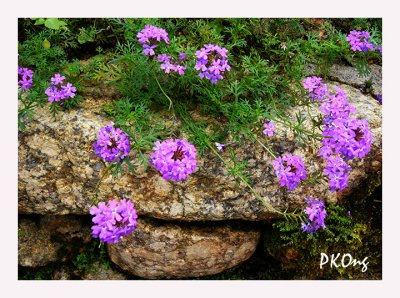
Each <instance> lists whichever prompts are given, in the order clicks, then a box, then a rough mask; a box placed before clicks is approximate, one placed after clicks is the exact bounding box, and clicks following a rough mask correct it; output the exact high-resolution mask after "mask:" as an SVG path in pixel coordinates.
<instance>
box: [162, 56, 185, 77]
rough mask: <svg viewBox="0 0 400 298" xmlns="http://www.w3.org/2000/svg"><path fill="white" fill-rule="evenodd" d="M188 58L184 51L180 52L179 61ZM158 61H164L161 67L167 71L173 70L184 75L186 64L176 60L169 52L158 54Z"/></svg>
mask: <svg viewBox="0 0 400 298" xmlns="http://www.w3.org/2000/svg"><path fill="white" fill-rule="evenodd" d="M185 58H186V55H185V54H184V53H180V54H179V61H182V60H184V59H185ZM157 59H158V62H160V63H162V64H161V66H160V68H161V69H162V70H164V72H165V73H170V72H171V71H173V72H176V73H178V74H179V75H184V74H185V70H186V66H184V65H180V64H179V63H177V62H176V61H175V59H174V58H173V57H171V56H168V55H167V54H161V55H158V56H157Z"/></svg>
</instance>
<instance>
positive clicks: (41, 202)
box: [18, 84, 382, 221]
mask: <svg viewBox="0 0 400 298" xmlns="http://www.w3.org/2000/svg"><path fill="white" fill-rule="evenodd" d="M336 85H340V84H336ZM330 86H331V87H332V85H330ZM340 87H342V88H343V89H344V90H345V91H346V92H347V94H348V98H349V101H350V103H351V104H353V105H354V106H355V107H356V108H357V111H358V113H357V115H355V117H358V118H364V119H367V120H368V122H369V124H370V128H371V131H372V134H373V145H372V148H371V152H370V153H369V154H368V156H367V157H366V158H364V159H363V160H358V159H356V160H353V161H351V162H350V165H351V166H352V171H351V173H350V177H349V187H348V189H346V190H345V191H342V192H331V191H329V185H328V183H327V182H326V181H315V182H310V183H301V184H300V185H299V186H298V187H297V188H296V189H295V190H294V191H288V190H287V189H285V188H282V187H280V185H279V181H278V179H277V177H276V175H275V173H274V169H273V166H272V160H273V158H272V157H271V156H270V155H269V154H268V153H267V152H266V151H265V150H264V149H263V148H262V147H261V146H260V145H259V144H257V143H255V144H251V143H249V142H247V143H245V144H243V145H241V146H239V145H235V144H231V145H229V148H230V149H232V150H234V152H235V154H236V157H237V159H238V160H239V161H247V162H248V165H247V170H248V174H249V176H250V178H251V181H252V187H253V188H254V189H255V190H257V191H258V192H259V194H260V195H261V196H262V197H263V198H264V200H265V201H266V202H268V203H269V204H271V205H272V206H273V207H274V208H276V209H278V210H281V211H283V210H285V209H289V210H293V209H296V208H301V209H302V208H304V199H305V198H306V196H314V197H317V198H319V199H322V200H325V201H330V202H335V201H337V200H340V199H341V198H342V197H343V196H346V195H349V194H351V193H352V192H355V191H359V190H360V187H362V185H364V184H363V183H364V182H365V181H367V180H368V178H369V177H370V175H371V174H372V173H376V172H379V171H381V166H382V128H381V119H382V114H381V106H380V105H379V103H378V102H377V101H376V100H375V99H373V98H372V97H369V96H365V95H363V94H362V93H361V92H360V91H359V90H358V89H355V88H353V87H350V86H347V85H340ZM106 102H107V101H106V100H105V99H102V98H96V99H94V98H92V97H90V96H88V97H86V98H85V100H84V101H83V104H82V106H81V107H80V108H79V109H75V110H70V111H65V112H62V113H59V114H58V116H57V120H56V121H54V120H53V119H52V117H51V115H50V113H49V111H48V108H38V109H37V112H36V114H35V115H34V116H33V120H32V122H30V123H28V124H27V129H26V131H25V132H24V133H21V134H20V135H19V151H18V156H19V163H18V167H19V171H18V172H19V179H18V208H19V212H20V213H28V214H29V213H38V214H88V213H89V209H90V207H91V206H92V205H95V204H97V203H98V202H99V201H104V200H107V199H108V198H110V197H114V196H115V197H123V196H124V197H128V198H130V199H131V200H132V201H133V202H134V203H135V206H136V208H137V211H138V214H139V216H143V215H146V216H149V217H154V218H159V219H165V220H183V221H201V220H227V219H244V220H268V219H271V218H273V217H275V216H276V215H275V214H274V213H271V212H270V211H268V210H267V209H266V208H265V207H264V206H263V204H262V203H261V202H260V201H259V200H258V199H257V198H256V197H255V196H254V194H253V193H252V192H251V191H250V190H249V189H248V188H247V187H246V186H245V185H244V184H243V183H241V184H240V185H237V184H236V182H235V180H234V179H233V178H232V177H230V176H228V175H227V174H228V170H227V168H226V166H225V165H224V164H223V162H222V161H221V160H220V159H218V158H217V157H216V156H215V155H214V154H213V153H212V152H210V151H208V152H207V151H206V152H205V154H204V155H203V156H199V157H198V169H197V171H196V172H195V173H193V174H191V175H190V176H189V178H188V179H186V180H185V181H181V182H173V181H165V180H164V179H163V178H162V177H161V176H160V174H159V173H158V172H156V171H155V170H154V169H153V168H152V167H151V166H150V167H149V168H148V169H147V171H145V172H144V171H141V172H138V174H137V175H131V174H126V175H124V176H122V177H119V178H118V179H114V180H113V179H112V178H111V175H109V174H107V173H106V166H107V165H106V164H105V163H104V162H102V161H101V160H100V159H99V158H98V157H97V156H95V155H94V153H93V148H92V144H93V142H95V140H96V137H97V133H98V131H99V129H100V128H101V127H102V126H104V125H106V124H108V123H109V122H110V119H106V118H105V117H103V116H100V115H99V114H100V109H101V107H102V106H104V104H105V103H106ZM309 112H310V114H312V115H319V114H320V113H319V110H318V107H317V105H315V106H313V107H311V108H310V111H309ZM296 113H300V114H301V115H303V116H304V117H305V118H306V119H309V117H308V114H307V110H306V109H305V108H304V107H301V106H297V107H295V108H293V109H292V110H290V111H288V114H289V115H290V117H291V120H292V121H295V114H296ZM194 116H196V115H195V114H194ZM155 121H160V122H162V121H164V122H165V119H163V118H161V116H160V119H156V120H155ZM210 121H215V120H212V119H210ZM170 122H172V123H173V121H170ZM172 125H176V127H172V128H171V129H174V130H178V128H179V126H178V125H179V124H172ZM305 125H306V126H307V127H308V128H309V129H311V124H310V121H309V120H307V121H306V122H305ZM259 139H260V140H262V141H263V142H267V141H269V142H270V143H271V144H272V147H273V148H274V149H275V150H276V151H278V150H281V152H290V153H294V154H298V155H300V156H301V157H302V158H303V160H304V163H305V166H306V168H307V173H308V176H309V177H310V176H315V175H316V174H318V173H320V172H321V171H322V170H323V168H324V161H323V160H322V159H321V158H320V157H319V156H318V155H317V152H318V149H319V147H320V142H314V141H308V140H301V139H300V138H299V137H298V136H295V135H294V133H293V131H291V130H290V129H288V128H287V127H286V126H283V125H280V124H278V125H277V129H276V133H275V135H274V136H273V137H271V138H268V139H267V137H265V136H263V135H262V134H261V133H260V135H259ZM149 154H150V153H149ZM222 155H223V156H224V157H228V154H227V153H222ZM132 162H133V163H135V160H133V159H132ZM102 165H103V166H102ZM103 175H104V179H103V180H101V181H100V177H101V176H103ZM97 185H98V186H99V188H98V189H97V190H96V186H97ZM96 195H97V196H96Z"/></svg>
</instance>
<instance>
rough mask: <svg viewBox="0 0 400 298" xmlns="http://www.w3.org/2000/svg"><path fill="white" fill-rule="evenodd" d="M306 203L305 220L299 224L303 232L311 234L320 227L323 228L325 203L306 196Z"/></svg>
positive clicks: (325, 214)
mask: <svg viewBox="0 0 400 298" xmlns="http://www.w3.org/2000/svg"><path fill="white" fill-rule="evenodd" d="M306 203H307V204H308V206H307V207H306V209H305V210H304V213H305V214H306V215H307V221H306V222H302V224H301V229H302V230H303V232H308V233H310V234H313V233H314V232H316V231H317V230H319V229H321V228H322V229H325V218H326V216H327V213H326V210H325V203H324V202H322V201H319V200H317V199H315V198H313V197H308V198H307V199H306Z"/></svg>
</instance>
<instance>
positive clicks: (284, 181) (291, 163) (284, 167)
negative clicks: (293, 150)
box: [272, 153, 307, 190]
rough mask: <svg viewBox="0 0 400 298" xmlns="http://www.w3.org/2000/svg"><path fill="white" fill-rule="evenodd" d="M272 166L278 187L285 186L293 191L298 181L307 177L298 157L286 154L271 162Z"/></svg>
mask: <svg viewBox="0 0 400 298" xmlns="http://www.w3.org/2000/svg"><path fill="white" fill-rule="evenodd" d="M272 164H273V165H274V170H275V174H276V176H277V177H278V178H279V180H280V185H281V186H286V187H287V188H288V189H289V190H293V189H295V188H296V187H297V186H298V185H299V183H300V181H301V180H304V179H306V177H307V173H306V168H305V167H304V163H303V160H302V158H301V157H300V156H296V155H292V154H290V153H287V154H284V155H283V156H282V157H278V158H277V159H276V160H274V161H272Z"/></svg>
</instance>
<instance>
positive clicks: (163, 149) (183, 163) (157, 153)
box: [150, 139, 197, 181]
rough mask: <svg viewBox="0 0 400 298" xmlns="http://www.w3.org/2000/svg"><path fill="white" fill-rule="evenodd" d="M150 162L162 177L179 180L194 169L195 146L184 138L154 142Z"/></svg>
mask: <svg viewBox="0 0 400 298" xmlns="http://www.w3.org/2000/svg"><path fill="white" fill-rule="evenodd" d="M154 145H155V146H154V148H153V150H154V152H153V153H152V154H151V156H150V163H151V164H152V165H154V168H155V169H156V170H157V171H159V172H160V173H161V175H162V176H163V178H164V179H166V180H171V179H172V180H174V181H180V180H184V179H186V177H187V176H188V175H189V174H191V173H192V172H194V171H195V170H196V153H197V151H196V148H195V147H194V146H193V145H192V144H191V143H189V142H188V141H186V140H181V139H176V140H175V139H168V140H165V141H163V142H160V141H157V142H155V143H154Z"/></svg>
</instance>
